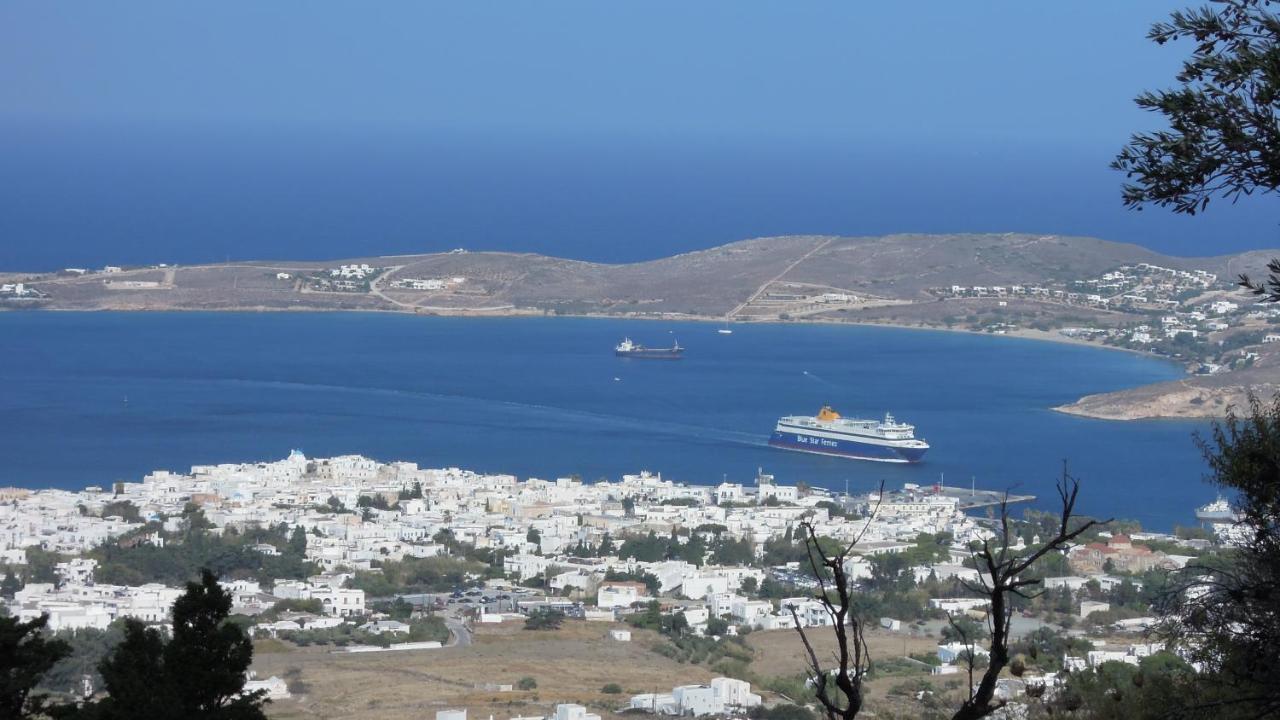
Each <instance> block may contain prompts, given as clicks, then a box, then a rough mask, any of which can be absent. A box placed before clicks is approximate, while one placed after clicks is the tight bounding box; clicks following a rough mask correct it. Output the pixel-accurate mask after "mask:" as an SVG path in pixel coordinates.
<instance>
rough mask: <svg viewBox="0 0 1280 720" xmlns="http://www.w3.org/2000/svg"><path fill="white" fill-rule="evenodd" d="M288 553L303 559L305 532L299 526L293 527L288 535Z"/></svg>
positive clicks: (305, 546)
mask: <svg viewBox="0 0 1280 720" xmlns="http://www.w3.org/2000/svg"><path fill="white" fill-rule="evenodd" d="M289 552H290V553H292V554H293V555H297V556H298V557H305V556H306V554H307V531H306V530H303V529H302V526H301V525H299V526H297V527H295V528H294V529H293V533H291V534H290V535H289Z"/></svg>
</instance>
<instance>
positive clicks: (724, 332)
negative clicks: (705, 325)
mask: <svg viewBox="0 0 1280 720" xmlns="http://www.w3.org/2000/svg"><path fill="white" fill-rule="evenodd" d="M716 332H718V333H720V334H721V335H732V334H733V331H732V330H730V329H729V328H727V327H722V328H720V329H719V330H717V331H716Z"/></svg>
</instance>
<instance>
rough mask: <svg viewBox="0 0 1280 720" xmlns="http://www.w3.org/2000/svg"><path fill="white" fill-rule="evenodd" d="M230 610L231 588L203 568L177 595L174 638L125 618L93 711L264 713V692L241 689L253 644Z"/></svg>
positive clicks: (111, 715)
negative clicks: (104, 691)
mask: <svg viewBox="0 0 1280 720" xmlns="http://www.w3.org/2000/svg"><path fill="white" fill-rule="evenodd" d="M230 613H231V595H230V594H229V593H228V592H226V591H225V590H223V589H222V587H221V586H220V585H219V584H218V581H217V578H216V577H215V576H214V575H213V573H211V572H209V571H208V570H203V571H202V572H201V574H200V581H199V582H190V583H187V590H186V592H185V593H184V594H183V595H182V596H181V597H179V598H178V600H177V601H176V602H174V605H173V637H172V638H171V639H168V640H166V639H165V638H164V636H162V635H161V634H160V632H159V631H158V630H156V629H154V628H148V627H146V626H145V625H143V624H142V623H141V622H139V621H137V620H132V619H130V620H127V621H125V636H124V640H123V641H121V643H120V644H119V645H118V646H116V648H115V650H114V651H112V653H111V655H109V656H108V657H107V659H106V660H104V661H103V663H102V665H101V667H100V671H101V673H102V679H103V684H104V685H105V686H106V689H107V692H108V697H107V698H106V699H104V700H102V701H101V703H99V704H98V706H97V707H96V708H93V709H92V711H96V712H97V713H99V715H97V717H101V718H104V719H106V720H134V719H135V718H136V719H137V720H142V719H143V718H148V719H155V720H169V719H170V718H172V719H173V720H178V718H200V719H204V718H207V719H209V720H214V719H215V718H216V719H217V720H265V718H266V715H265V714H264V713H263V711H262V705H263V703H264V702H265V701H264V700H263V698H262V693H260V692H258V693H249V694H244V683H245V677H246V676H245V673H246V672H247V671H248V669H249V665H250V663H251V662H252V661H253V643H252V641H251V640H250V639H249V637H248V635H246V634H245V632H244V630H243V629H242V628H241V627H240V626H239V625H236V624H235V623H232V622H229V621H228V616H229V615H230ZM88 717H94V716H93V715H88Z"/></svg>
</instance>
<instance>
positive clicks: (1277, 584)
mask: <svg viewBox="0 0 1280 720" xmlns="http://www.w3.org/2000/svg"><path fill="white" fill-rule="evenodd" d="M1200 446H1201V449H1202V450H1203V452H1204V455H1205V459H1206V460H1207V461H1208V464H1209V469H1210V473H1211V475H1210V480H1211V482H1212V483H1213V484H1215V485H1217V486H1218V487H1219V488H1220V489H1221V490H1223V491H1224V492H1226V493H1228V494H1230V495H1231V496H1233V497H1234V500H1233V503H1232V507H1233V509H1234V510H1235V511H1236V513H1237V516H1238V517H1239V521H1238V523H1239V528H1238V529H1239V530H1240V531H1241V532H1240V536H1241V542H1240V543H1239V544H1238V546H1237V547H1235V548H1234V549H1233V550H1232V551H1230V552H1228V553H1225V554H1223V555H1221V556H1219V557H1217V558H1203V559H1198V560H1196V561H1193V562H1192V563H1189V564H1188V565H1187V567H1186V568H1184V569H1183V570H1182V571H1181V572H1180V573H1179V574H1178V576H1177V577H1176V578H1175V580H1174V583H1173V585H1174V586H1173V588H1172V592H1170V593H1169V594H1168V595H1167V596H1166V597H1165V600H1166V601H1167V602H1166V604H1165V606H1164V607H1163V609H1164V611H1165V612H1166V613H1168V617H1169V620H1168V621H1167V622H1165V623H1163V624H1162V627H1161V631H1162V633H1163V634H1164V635H1165V637H1166V638H1167V639H1168V640H1169V641H1171V642H1173V643H1176V644H1180V645H1181V646H1183V647H1185V648H1186V649H1187V651H1188V652H1189V653H1190V654H1191V657H1192V658H1194V659H1195V660H1197V661H1199V662H1200V663H1202V664H1203V667H1204V668H1205V669H1206V671H1207V672H1205V673H1203V674H1202V675H1201V676H1199V677H1200V681H1201V682H1200V684H1201V685H1202V686H1206V685H1208V686H1213V688H1202V689H1200V690H1198V691H1197V694H1199V695H1201V697H1207V696H1210V695H1216V694H1217V693H1214V692H1212V690H1213V689H1215V688H1217V689H1220V688H1222V687H1231V688H1234V692H1233V693H1232V695H1233V697H1234V702H1233V704H1234V705H1236V706H1242V707H1245V708H1248V709H1249V711H1250V713H1249V714H1258V715H1259V716H1261V715H1266V714H1280V396H1277V397H1276V398H1275V399H1273V400H1272V402H1271V404H1270V405H1265V406H1264V405H1263V404H1262V402H1261V401H1259V400H1258V399H1257V398H1256V397H1252V398H1250V408H1249V413H1248V415H1247V416H1246V417H1240V416H1239V415H1237V414H1236V412H1235V411H1234V410H1232V411H1230V412H1229V413H1228V415H1227V417H1226V419H1225V420H1224V421H1223V422H1221V423H1218V424H1215V425H1214V427H1213V430H1212V434H1211V436H1210V437H1209V438H1208V439H1201V441H1200Z"/></svg>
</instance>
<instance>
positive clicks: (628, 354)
mask: <svg viewBox="0 0 1280 720" xmlns="http://www.w3.org/2000/svg"><path fill="white" fill-rule="evenodd" d="M681 352H682V351H680V350H615V351H614V352H613V354H614V355H616V356H618V357H624V358H636V359H639V360H679V359H681V358H682V357H684V355H682V354H681Z"/></svg>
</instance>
